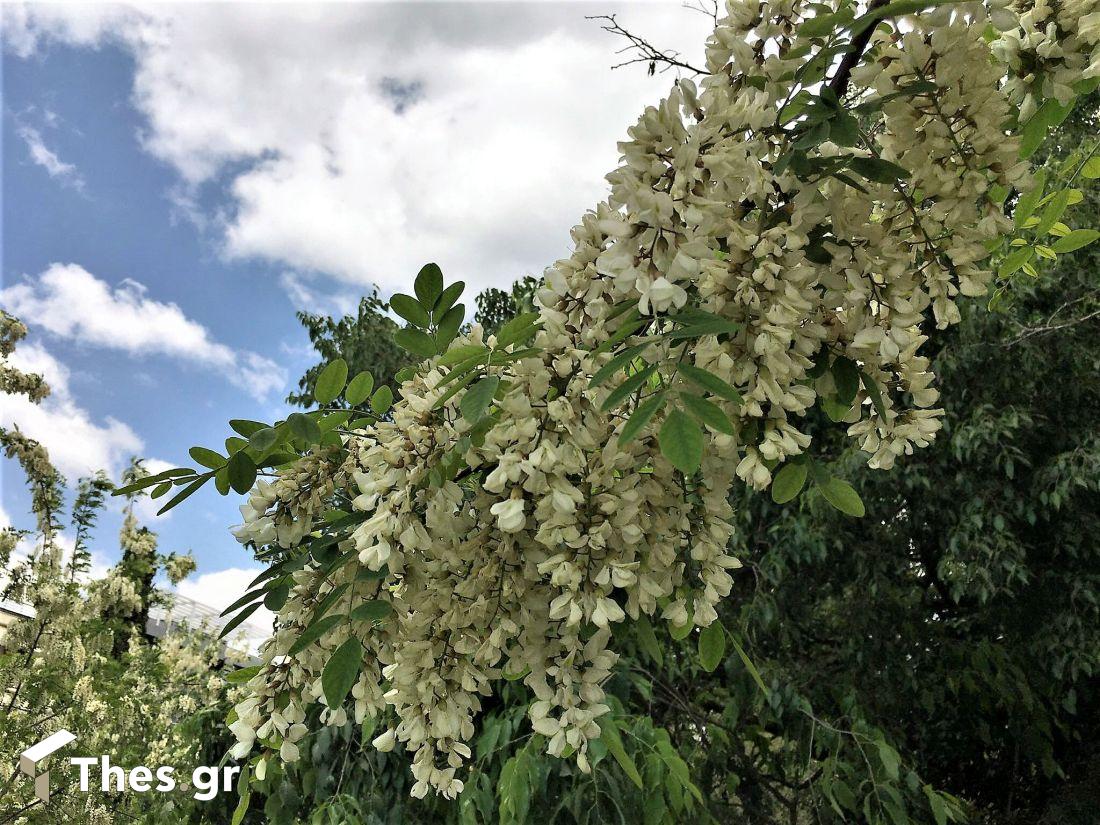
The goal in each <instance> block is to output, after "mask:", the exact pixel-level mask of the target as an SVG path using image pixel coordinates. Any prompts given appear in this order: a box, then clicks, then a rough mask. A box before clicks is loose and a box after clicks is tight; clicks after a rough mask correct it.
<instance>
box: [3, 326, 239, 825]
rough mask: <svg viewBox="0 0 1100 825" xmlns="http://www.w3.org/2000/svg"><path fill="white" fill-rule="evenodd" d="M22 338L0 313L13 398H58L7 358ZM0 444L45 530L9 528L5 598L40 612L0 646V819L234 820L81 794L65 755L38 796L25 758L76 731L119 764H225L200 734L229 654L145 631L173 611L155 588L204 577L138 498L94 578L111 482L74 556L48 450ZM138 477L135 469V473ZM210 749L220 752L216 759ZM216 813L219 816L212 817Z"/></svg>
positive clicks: (47, 822)
mask: <svg viewBox="0 0 1100 825" xmlns="http://www.w3.org/2000/svg"><path fill="white" fill-rule="evenodd" d="M25 333H26V328H25V327H24V326H23V325H22V324H21V323H19V322H18V321H17V320H16V319H14V318H12V317H11V316H9V315H6V314H0V342H3V343H2V346H0V355H2V356H3V360H2V362H0V373H2V374H3V375H4V377H5V389H6V391H8V392H22V393H23V394H25V395H27V396H28V397H30V398H31V399H32V400H39V399H41V398H43V397H45V395H46V393H47V392H48V387H47V386H46V385H45V383H44V382H43V381H42V379H41V377H40V376H36V375H27V374H25V373H21V372H19V371H18V370H17V369H15V368H14V367H12V366H11V365H10V363H9V362H8V360H7V359H8V357H9V356H10V355H11V354H12V352H13V351H14V348H15V345H16V343H17V342H18V341H19V339H20V338H22V337H23V335H25ZM0 448H2V449H3V452H4V454H5V456H6V457H7V458H9V459H14V460H16V461H17V462H18V463H19V465H20V467H21V468H22V470H23V472H24V475H25V476H26V480H27V484H28V486H29V488H30V492H31V506H32V510H33V515H34V517H35V525H36V526H35V528H34V529H30V530H25V529H17V528H5V529H4V530H2V531H0V599H3V600H8V601H12V602H16V603H18V604H20V605H22V606H23V607H25V608H29V609H30V612H31V614H32V615H31V616H30V617H28V618H25V619H22V620H19V621H16V622H15V623H14V624H12V625H11V626H10V627H8V628H7V629H6V630H5V631H4V635H3V637H2V638H0V730H2V731H3V737H0V765H3V766H4V767H3V772H2V773H0V823H4V824H5V825H6V823H13V822H20V823H23V822H27V823H42V824H43V825H54V823H57V822H72V823H80V825H101V824H102V825H108V823H114V822H119V821H137V822H147V823H159V822H167V821H172V822H187V821H190V822H199V821H227V820H228V816H229V813H228V811H220V810H219V805H221V806H227V805H228V804H229V801H230V800H229V799H228V798H226V799H224V800H221V801H215V802H211V803H207V806H206V807H204V806H203V805H202V804H201V803H198V802H196V801H195V800H193V799H191V798H190V796H189V795H184V794H175V795H173V794H117V793H107V794H99V793H94V794H79V793H73V792H72V791H73V787H74V784H75V772H74V771H73V770H72V769H71V768H70V767H69V766H68V765H67V763H64V762H61V761H59V760H56V759H55V760H54V764H53V765H52V766H51V773H52V774H53V775H54V779H53V782H54V795H53V797H52V798H51V801H50V805H49V807H48V808H46V807H43V806H42V805H41V804H40V803H39V802H37V801H36V800H35V798H34V795H33V785H32V783H31V782H29V781H28V780H27V778H26V777H25V776H24V775H23V774H22V773H20V772H19V769H18V767H17V762H18V754H19V753H20V752H21V751H22V750H24V749H25V748H27V747H28V746H30V745H32V744H34V743H35V742H37V741H40V740H41V739H43V738H44V737H46V736H48V735H50V734H51V733H54V732H55V731H57V730H59V729H61V728H65V729H67V730H69V731H71V732H72V733H74V734H76V735H77V737H78V740H79V743H80V749H81V752H82V753H86V754H108V755H110V757H111V759H112V761H113V762H114V763H115V764H122V765H127V766H134V765H174V766H178V767H180V768H186V769H190V768H192V767H194V766H196V765H200V764H216V763H217V760H218V759H219V758H221V755H222V754H223V753H224V751H225V747H226V743H225V741H224V733H222V734H221V737H220V739H219V736H218V735H216V733H215V735H208V738H207V739H206V740H205V741H203V740H202V739H200V738H199V736H198V734H199V733H200V731H202V720H203V718H204V714H209V713H211V712H213V714H214V715H216V717H217V718H218V719H219V720H223V719H224V717H225V714H226V712H227V710H228V708H229V703H228V691H227V686H226V684H225V681H224V680H223V679H222V677H221V676H220V675H218V674H216V673H215V672H214V670H213V667H214V665H215V664H216V662H217V660H218V658H219V648H218V646H217V645H212V644H211V643H210V641H211V640H210V639H209V638H208V637H204V636H203V635H202V634H201V633H200V634H196V635H190V634H180V635H174V636H170V637H168V638H166V639H164V640H162V641H161V642H159V643H157V644H152V643H150V642H149V640H148V639H147V638H146V637H145V635H144V631H145V621H146V619H147V618H148V613H149V608H150V606H151V605H153V604H157V603H165V595H164V594H163V593H161V592H160V591H159V590H158V589H157V588H156V587H155V586H154V581H155V579H156V578H157V577H158V575H160V574H162V573H163V574H165V575H166V576H167V577H168V578H169V580H170V581H173V582H178V581H179V580H181V579H182V578H183V577H184V576H185V575H187V574H188V573H189V572H191V570H193V569H194V562H193V560H192V559H191V557H190V556H187V555H175V554H172V555H167V556H164V555H160V554H158V553H157V551H156V535H155V534H154V533H152V532H150V531H149V530H147V529H146V528H144V527H142V526H140V525H139V524H138V522H137V519H136V515H135V512H134V503H135V500H134V497H131V498H130V500H129V502H128V503H127V507H126V515H125V519H124V523H123V528H122V532H121V535H120V541H121V545H122V558H121V560H120V561H119V563H118V564H117V565H115V566H114V568H112V570H111V571H110V572H109V573H108V574H107V576H106V577H104V578H102V579H98V580H90V581H89V580H88V579H87V577H86V576H87V572H88V568H89V566H90V559H91V550H90V542H91V540H92V535H93V530H94V527H95V522H96V518H97V516H98V513H99V511H100V509H101V508H102V506H103V503H104V496H105V494H106V493H107V492H108V491H109V490H111V489H112V485H111V484H110V482H109V481H108V480H107V479H106V477H104V476H103V475H97V476H95V477H92V478H89V479H83V480H81V481H80V482H79V484H78V486H77V493H76V496H75V498H74V500H73V505H72V510H71V520H72V525H73V528H74V544H73V549H72V553H71V555H69V556H68V557H66V553H65V551H64V542H63V540H62V536H61V529H62V525H63V516H64V511H65V497H64V489H65V483H64V479H63V478H62V477H61V475H60V474H59V473H58V472H57V470H56V469H55V468H54V467H53V465H52V464H51V463H50V459H49V455H48V454H47V452H46V450H45V448H44V447H43V446H42V445H41V444H39V443H38V442H36V441H34V440H33V439H30V438H28V437H27V436H25V435H24V434H23V433H21V432H19V431H18V430H7V429H0ZM141 472H142V470H141V466H140V463H135V464H134V466H133V467H132V468H131V471H130V472H129V473H128V476H129V477H137V476H139V475H140V474H141ZM211 747H213V748H214V749H216V750H217V751H219V753H218V756H215V757H213V758H212V759H210V754H208V753H207V752H206V749H208V748H211ZM203 758H207V759H209V761H201V760H202V759H203ZM234 802H235V801H234ZM219 814H220V818H219ZM208 815H209V816H212V817H213V818H212V819H203V817H205V816H208Z"/></svg>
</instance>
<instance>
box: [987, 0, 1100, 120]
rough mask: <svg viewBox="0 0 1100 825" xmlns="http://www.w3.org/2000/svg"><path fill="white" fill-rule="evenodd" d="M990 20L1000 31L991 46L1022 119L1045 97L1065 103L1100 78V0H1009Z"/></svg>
mask: <svg viewBox="0 0 1100 825" xmlns="http://www.w3.org/2000/svg"><path fill="white" fill-rule="evenodd" d="M1004 6H1005V7H1006V8H1004V9H1003V10H1002V11H1000V12H999V13H998V14H995V15H993V16H992V19H993V21H994V23H995V24H997V26H998V28H1000V29H1002V32H1001V36H1000V38H999V39H998V40H997V41H996V42H995V43H994V44H993V49H994V51H995V52H996V54H997V57H998V58H1000V59H1001V60H1002V61H1004V62H1005V63H1006V64H1008V66H1009V67H1010V69H1011V70H1012V74H1011V76H1010V77H1009V79H1008V82H1007V83H1006V85H1005V89H1006V91H1007V92H1008V93H1009V95H1010V97H1011V98H1012V100H1013V102H1014V103H1018V104H1020V121H1021V122H1023V121H1026V120H1027V119H1028V118H1030V117H1031V116H1032V115H1033V114H1034V113H1035V111H1036V109H1038V107H1039V106H1040V105H1041V104H1042V102H1043V100H1045V99H1054V100H1057V101H1058V102H1059V103H1060V104H1062V105H1063V106H1065V105H1067V104H1068V103H1069V101H1070V100H1071V99H1072V98H1073V96H1074V89H1073V86H1074V84H1076V83H1079V82H1080V81H1083V80H1088V79H1090V78H1095V77H1100V0H1012V2H1009V3H1005V4H1004Z"/></svg>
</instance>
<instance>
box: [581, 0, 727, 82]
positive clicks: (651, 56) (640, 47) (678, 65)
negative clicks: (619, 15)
mask: <svg viewBox="0 0 1100 825" xmlns="http://www.w3.org/2000/svg"><path fill="white" fill-rule="evenodd" d="M715 13H716V14H717V12H715ZM585 19H586V20H597V21H600V23H601V25H600V28H601V29H603V30H604V31H605V32H608V33H610V34H613V35H615V36H616V37H624V38H626V40H627V45H626V46H623V47H622V48H621V49H619V50H618V51H617V52H615V54H630V55H633V57H631V59H630V60H625V61H623V62H622V63H618V64H616V65H614V66H612V67H611V68H612V69H621V68H622V67H623V66H632V65H634V64H636V63H648V64H649V74H650V75H653V74H656V73H657V66H658V65H661V66H663V68H662V69H661V71H662V72H667V71H668V70H669V69H677V70H683V71H688V72H691V73H692V74H697V75H699V74H706V73H707V72H706V70H705V69H698V68H696V67H695V66H692V65H691V64H690V63H686V62H685V61H683V60H681V59H680V53H679V52H676V51H672V50H671V49H668V50H662V49H658V48H657V47H656V46H654V45H653V44H652V43H650V42H649V41H648V40H646V39H645V38H643V37H639V36H638V35H636V34H634V33H633V32H631V31H628V30H627V29H624V28H623V27H622V26H621V25H619V22H618V21H617V20H616V19H615V15H613V14H595V15H589V16H587V17H586V18H585Z"/></svg>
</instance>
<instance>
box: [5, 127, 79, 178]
mask: <svg viewBox="0 0 1100 825" xmlns="http://www.w3.org/2000/svg"><path fill="white" fill-rule="evenodd" d="M18 133H19V137H21V138H22V139H23V142H24V143H25V144H26V145H27V153H28V154H29V155H30V158H31V160H32V161H34V162H35V164H37V165H38V166H41V167H42V168H43V169H45V170H46V174H48V175H49V176H50V177H51V178H56V179H57V180H60V181H61V182H62V183H64V184H66V185H68V186H71V187H73V188H74V189H76V190H78V191H83V190H84V178H82V177H81V176H80V172H78V171H77V168H76V166H74V165H73V164H71V163H65V162H64V161H63V160H61V158H59V157H58V156H57V154H56V153H55V152H54V151H53V150H51V149H50V148H49V147H47V146H46V142H45V140H43V138H42V133H41V132H39V131H38V130H37V129H35V128H34V127H32V126H27V125H20V126H19V128H18Z"/></svg>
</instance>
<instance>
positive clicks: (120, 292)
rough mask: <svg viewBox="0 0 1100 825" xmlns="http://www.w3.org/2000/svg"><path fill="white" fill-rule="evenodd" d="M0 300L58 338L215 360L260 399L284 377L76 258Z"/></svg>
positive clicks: (138, 288) (211, 363)
mask: <svg viewBox="0 0 1100 825" xmlns="http://www.w3.org/2000/svg"><path fill="white" fill-rule="evenodd" d="M0 303H2V304H3V305H4V307H5V308H6V309H7V310H8V311H9V312H11V313H12V314H13V315H16V316H17V317H19V318H20V319H21V320H22V321H23V322H24V323H27V324H30V325H34V326H37V327H41V328H43V329H45V330H47V331H48V332H50V333H52V334H53V335H56V336H58V337H61V338H67V339H70V340H74V341H77V342H79V343H82V344H90V345H93V346H98V347H105V348H109V349H117V350H122V351H124V352H127V353H129V354H131V355H149V354H162V355H168V356H172V357H175V358H180V359H182V360H185V361H191V362H194V363H198V364H201V365H204V366H208V367H212V368H214V369H217V370H219V371H220V372H222V373H224V374H225V376H226V377H227V378H228V379H229V380H230V381H232V382H233V383H234V384H236V385H238V386H240V387H242V388H244V389H246V390H248V391H249V392H250V393H252V394H253V395H255V396H257V397H260V398H262V397H263V396H265V395H267V394H268V393H270V392H272V391H275V390H279V389H281V388H282V387H283V385H284V383H285V382H286V373H285V370H283V368H282V367H280V366H279V365H278V364H276V363H275V362H274V361H271V360H270V359H267V358H263V357H262V356H259V355H257V354H255V353H252V352H239V351H234V350H233V349H231V348H230V347H228V346H226V345H224V344H221V343H218V342H216V341H214V340H213V339H212V338H211V336H210V333H209V331H208V330H207V329H206V327H204V326H203V325H202V324H200V323H198V322H197V321H194V320H192V319H190V318H188V317H187V316H186V315H185V314H184V313H183V310H181V309H180V308H179V307H178V306H177V305H176V304H172V303H161V302H160V301H156V300H154V299H152V298H149V297H148V296H147V295H146V289H145V287H144V286H143V285H142V284H140V283H138V282H137V281H133V280H129V279H127V280H124V281H122V282H121V283H120V284H119V285H118V286H116V287H114V288H112V287H111V286H110V285H109V284H108V283H107V282H106V281H102V280H100V279H98V278H96V277H95V276H94V275H92V274H91V273H90V272H88V271H87V270H86V269H84V268H83V267H81V266H79V265H77V264H59V263H55V264H51V265H50V266H49V267H48V268H47V269H46V270H45V271H44V272H42V273H41V274H40V275H39V276H38V277H37V278H36V279H35V280H33V281H26V282H23V283H18V284H14V285H13V286H9V287H7V288H6V289H3V290H0Z"/></svg>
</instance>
